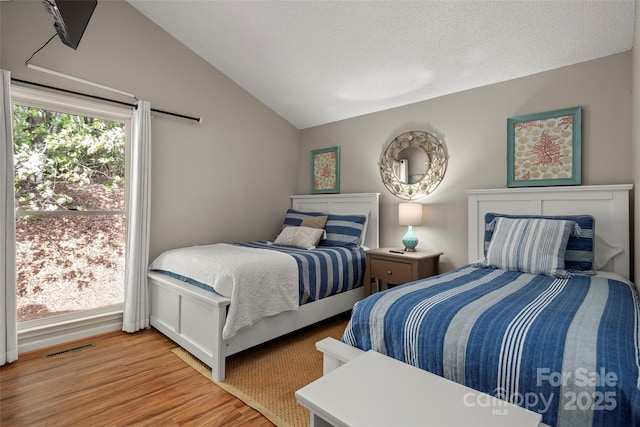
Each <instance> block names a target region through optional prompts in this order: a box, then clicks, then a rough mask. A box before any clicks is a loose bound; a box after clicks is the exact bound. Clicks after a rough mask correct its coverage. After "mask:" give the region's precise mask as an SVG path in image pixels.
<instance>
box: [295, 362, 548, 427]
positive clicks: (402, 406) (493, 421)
mask: <svg viewBox="0 0 640 427" xmlns="http://www.w3.org/2000/svg"><path fill="white" fill-rule="evenodd" d="M295 396H296V399H297V400H298V403H300V404H301V405H303V406H304V407H306V408H307V409H309V411H310V413H311V426H312V427H326V426H353V427H356V426H363V427H364V426H367V427H373V426H395V427H401V426H411V427H416V426H438V427H440V426H456V427H458V426H469V427H471V426H487V427H488V426H491V427H500V426H505V427H507V426H508V427H513V426H522V427H527V426H530V427H538V426H539V425H540V420H541V418H542V416H541V415H540V414H538V413H536V412H532V411H529V410H527V409H524V408H520V407H518V406H516V405H513V404H511V403H508V402H505V401H503V400H500V399H497V398H495V397H493V396H490V395H488V394H484V393H481V392H479V391H476V390H473V389H471V388H469V387H465V386H463V385H460V384H457V383H455V382H452V381H449V380H447V379H445V378H442V377H439V376H437V375H434V374H432V373H429V372H427V371H424V370H422V369H418V368H416V367H414V366H411V365H408V364H406V363H402V362H400V361H398V360H395V359H393V358H390V357H388V356H384V355H382V354H380V353H376V352H374V351H368V352H365V353H362V354H360V355H358V356H356V357H355V358H353V359H352V360H351V361H349V362H347V363H345V364H343V365H341V366H339V367H337V368H335V369H333V370H331V372H328V373H326V374H325V375H324V376H323V377H321V378H319V379H317V380H316V381H314V382H312V383H311V384H308V385H306V386H305V387H303V388H301V389H300V390H298V391H296V393H295Z"/></svg>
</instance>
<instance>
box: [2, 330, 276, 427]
mask: <svg viewBox="0 0 640 427" xmlns="http://www.w3.org/2000/svg"><path fill="white" fill-rule="evenodd" d="M87 343H93V344H95V346H94V347H90V348H85V349H82V350H78V351H74V352H68V353H64V354H61V355H58V356H54V357H51V358H47V359H45V358H43V356H44V355H46V354H50V353H53V352H57V351H61V350H65V349H69V348H73V347H74V346H78V345H83V344H87ZM175 347H177V345H176V344H175V343H174V342H173V341H171V340H169V339H168V338H166V337H165V336H164V335H162V334H160V333H159V332H157V331H156V330H154V329H150V330H145V331H140V332H136V333H135V334H127V333H125V332H111V333H108V334H104V335H99V336H97V337H93V338H89V339H84V340H79V341H76V342H73V343H67V344H64V345H60V346H56V347H51V348H47V349H42V350H37V351H33V352H29V353H25V354H21V355H20V356H19V359H18V361H16V362H13V363H10V364H6V365H5V366H3V367H0V425H1V426H2V427H14V426H15V427H19V426H20V427H21V426H76V425H83V426H256V427H271V426H273V424H272V423H271V422H270V421H269V420H267V419H266V418H265V417H264V416H262V415H261V414H260V413H259V412H257V411H255V410H254V409H253V408H251V407H249V406H247V405H245V404H244V403H243V402H242V401H240V400H239V399H237V398H236V397H234V396H232V395H230V394H228V393H227V392H225V391H224V390H222V389H221V388H219V387H218V386H216V385H215V384H214V383H213V382H212V381H210V380H208V379H207V378H205V377H203V376H202V375H201V374H199V373H198V372H196V371H195V370H194V369H192V368H190V367H189V366H187V364H185V363H184V362H183V361H181V360H180V359H179V358H178V357H177V356H176V355H174V354H173V353H172V352H171V349H172V348H175Z"/></svg>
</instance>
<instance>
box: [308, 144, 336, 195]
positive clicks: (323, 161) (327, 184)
mask: <svg viewBox="0 0 640 427" xmlns="http://www.w3.org/2000/svg"><path fill="white" fill-rule="evenodd" d="M339 192H340V147H330V148H323V149H321V150H312V151H311V194H321V193H339Z"/></svg>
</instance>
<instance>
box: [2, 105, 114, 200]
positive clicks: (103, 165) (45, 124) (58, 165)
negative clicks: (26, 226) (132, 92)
mask: <svg viewBox="0 0 640 427" xmlns="http://www.w3.org/2000/svg"><path fill="white" fill-rule="evenodd" d="M13 113H14V122H13V123H14V130H13V131H14V132H13V134H14V159H15V189H16V199H17V201H18V208H19V209H22V210H57V209H82V206H81V205H78V203H77V201H76V200H74V196H73V192H71V191H67V190H68V189H69V187H68V186H69V185H73V186H75V187H77V188H81V187H83V186H86V185H88V184H94V185H95V184H99V185H101V186H103V187H104V188H105V189H108V190H112V189H119V190H120V191H122V187H123V186H124V176H125V155H124V152H125V135H124V124H123V123H120V122H116V121H110V120H100V119H97V118H91V117H82V116H78V115H74V114H66V113H60V112H54V111H46V110H42V109H39V108H32V107H26V106H20V105H15V106H14V110H13Z"/></svg>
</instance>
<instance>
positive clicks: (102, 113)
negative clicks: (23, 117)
mask: <svg viewBox="0 0 640 427" xmlns="http://www.w3.org/2000/svg"><path fill="white" fill-rule="evenodd" d="M11 101H12V105H13V104H18V105H24V106H28V107H34V108H41V109H44V110H50V111H59V112H63V113H69V114H77V115H80V116H89V117H95V118H99V119H103V120H114V121H119V122H122V123H124V124H125V165H127V167H126V175H125V194H128V182H129V179H128V175H129V167H128V165H129V164H130V162H129V152H130V142H131V121H132V118H133V109H132V108H130V107H126V106H119V105H113V104H110V103H107V102H98V101H94V100H91V99H86V98H80V97H75V96H70V95H66V94H60V93H55V92H50V91H44V90H40V89H34V88H31V87H26V86H19V85H12V87H11ZM30 212H32V211H16V216H21V215H25V214H28V213H30ZM69 214H71V215H73V214H76V213H75V212H73V211H72V212H68V211H65V212H64V215H69ZM77 214H82V215H125V217H126V216H127V215H128V206H127V201H126V200H125V209H124V210H123V211H82V212H77ZM37 215H56V211H38V212H37ZM58 215H62V214H61V213H58ZM123 280H124V278H123ZM123 286H124V283H123ZM122 313H123V304H113V305H109V306H105V307H99V308H95V309H87V310H83V311H79V312H74V313H67V314H61V315H56V316H51V317H46V318H42V319H34V320H28V321H25V322H19V323H18V352H19V353H22V352H24V351H30V350H34V349H37V348H42V347H47V346H51V345H56V344H60V343H63V342H67V341H73V340H76V339H82V338H85V337H89V336H92V335H97V334H100V333H105V332H110V331H114V330H121V329H122V318H123V315H122Z"/></svg>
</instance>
